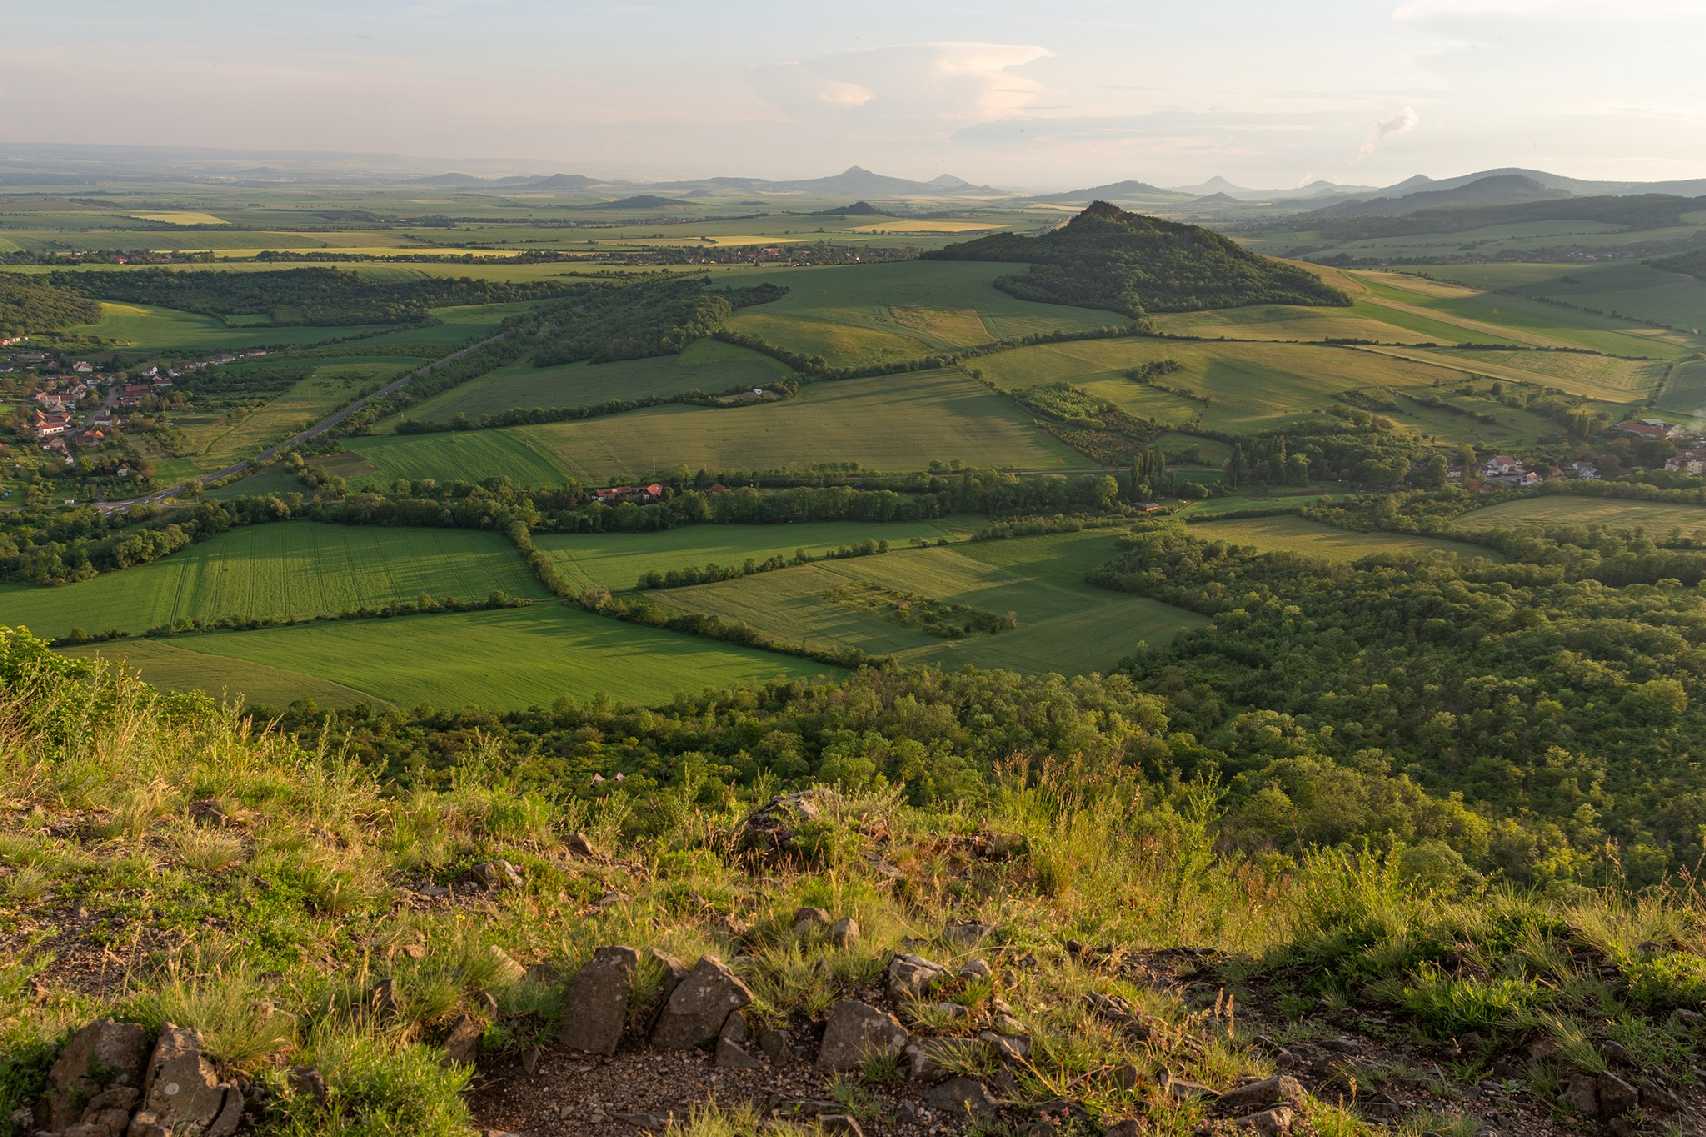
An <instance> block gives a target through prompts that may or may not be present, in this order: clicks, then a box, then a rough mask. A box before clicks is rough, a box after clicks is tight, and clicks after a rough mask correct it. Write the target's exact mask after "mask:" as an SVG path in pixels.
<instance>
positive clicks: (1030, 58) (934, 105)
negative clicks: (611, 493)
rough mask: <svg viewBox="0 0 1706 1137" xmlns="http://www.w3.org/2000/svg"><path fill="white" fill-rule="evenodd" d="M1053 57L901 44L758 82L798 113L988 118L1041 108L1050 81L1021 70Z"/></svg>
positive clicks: (759, 73)
mask: <svg viewBox="0 0 1706 1137" xmlns="http://www.w3.org/2000/svg"><path fill="white" fill-rule="evenodd" d="M1049 55H1050V52H1049V51H1048V49H1047V48H1044V47H1039V46H1036V45H1034V44H1009V43H970V42H957V41H945V42H936V43H916V44H896V45H893V46H890V47H881V48H872V49H869V50H865V51H848V52H838V53H836V54H833V55H823V56H816V57H813V58H810V59H802V60H797V61H794V62H791V63H784V64H780V65H777V66H770V67H761V68H757V69H755V70H754V71H753V72H752V81H753V85H754V87H755V88H756V89H757V91H758V93H759V94H760V95H761V96H763V97H764V98H765V99H767V100H768V101H770V102H771V103H773V104H775V105H776V106H777V107H779V108H781V109H782V110H783V111H785V112H787V113H788V114H790V115H792V116H794V117H804V116H807V115H810V114H811V113H813V112H814V110H815V111H816V112H818V113H824V112H825V110H826V109H827V110H828V111H829V113H833V112H835V111H843V112H845V111H858V112H859V113H861V114H862V115H865V116H867V117H871V116H876V117H882V118H894V119H902V118H904V119H909V120H917V119H927V120H928V119H933V120H937V121H940V122H943V123H964V122H982V121H988V120H991V119H1001V118H1008V117H1011V116H1014V115H1019V114H1023V113H1024V112H1025V111H1026V110H1027V109H1029V108H1031V107H1032V106H1034V105H1035V104H1036V103H1037V101H1038V99H1039V98H1040V97H1041V95H1042V94H1043V86H1042V84H1041V83H1039V82H1037V81H1036V80H1035V79H1031V78H1029V77H1027V76H1024V75H1021V74H1019V73H1018V69H1019V68H1022V67H1024V66H1025V65H1026V64H1029V63H1035V62H1036V61H1037V60H1039V59H1046V58H1048V57H1049Z"/></svg>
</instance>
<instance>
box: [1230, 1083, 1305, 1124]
mask: <svg viewBox="0 0 1706 1137" xmlns="http://www.w3.org/2000/svg"><path fill="white" fill-rule="evenodd" d="M1302 1104H1303V1083H1301V1082H1299V1081H1298V1080H1297V1079H1296V1078H1293V1077H1291V1076H1290V1075H1289V1074H1280V1075H1278V1076H1277V1077H1273V1078H1263V1079H1261V1080H1260V1081H1255V1082H1247V1083H1245V1084H1244V1085H1242V1086H1239V1087H1238V1088H1237V1089H1235V1090H1228V1091H1227V1092H1226V1093H1224V1094H1222V1095H1221V1096H1220V1100H1219V1101H1218V1102H1217V1103H1216V1108H1217V1109H1218V1110H1219V1111H1220V1113H1221V1114H1223V1115H1224V1116H1227V1117H1237V1118H1244V1117H1247V1116H1249V1115H1251V1114H1255V1113H1259V1112H1261V1111H1262V1110H1265V1109H1268V1108H1270V1107H1272V1106H1280V1105H1286V1106H1298V1105H1302Z"/></svg>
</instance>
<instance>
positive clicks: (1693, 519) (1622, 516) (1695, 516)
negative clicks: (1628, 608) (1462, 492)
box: [1457, 494, 1706, 540]
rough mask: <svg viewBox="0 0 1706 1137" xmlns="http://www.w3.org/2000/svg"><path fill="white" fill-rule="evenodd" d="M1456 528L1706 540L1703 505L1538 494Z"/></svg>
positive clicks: (1470, 516)
mask: <svg viewBox="0 0 1706 1137" xmlns="http://www.w3.org/2000/svg"><path fill="white" fill-rule="evenodd" d="M1457 524H1459V525H1461V526H1462V527H1464V528H1465V529H1508V528H1513V527H1521V526H1533V527H1547V526H1575V525H1604V526H1607V527H1609V528H1613V529H1641V530H1644V531H1645V532H1646V533H1647V535H1648V536H1650V537H1653V538H1656V539H1661V540H1662V539H1663V538H1665V537H1668V536H1669V535H1670V534H1671V533H1672V532H1673V531H1680V532H1681V534H1682V535H1683V536H1684V537H1690V538H1694V539H1696V540H1698V539H1699V538H1701V537H1706V505H1682V504H1674V503H1671V502H1661V501H1626V500H1620V499H1617V498H1605V497H1572V496H1570V495H1568V494H1543V495H1541V496H1539V497H1526V498H1520V499H1518V500H1516V501H1503V502H1500V503H1499V504H1497V505H1489V506H1486V507H1484V508H1482V509H1477V510H1473V511H1471V512H1469V513H1466V514H1464V515H1463V516H1461V517H1459V518H1458V519H1457Z"/></svg>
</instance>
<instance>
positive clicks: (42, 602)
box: [0, 521, 546, 637]
mask: <svg viewBox="0 0 1706 1137" xmlns="http://www.w3.org/2000/svg"><path fill="white" fill-rule="evenodd" d="M499 590H503V591H506V592H509V593H511V594H513V595H516V596H534V597H538V596H544V595H546V594H545V592H544V589H543V586H542V585H540V584H539V583H538V581H537V580H535V579H534V577H533V575H532V573H530V572H529V571H528V569H527V566H526V565H525V564H524V563H523V562H522V559H521V556H520V554H518V553H517V552H516V551H515V548H514V547H513V546H512V545H511V544H510V543H509V542H508V541H507V540H506V539H505V538H503V537H502V536H500V535H498V534H496V533H484V532H479V531H476V530H468V529H393V528H384V527H379V526H352V525H322V524H320V523H318V522H312V521H289V522H280V523H277V524H272V525H250V526H245V527H243V528H240V529H233V530H231V531H230V532H228V533H222V534H220V535H219V536H217V537H214V538H212V539H211V540H208V541H204V542H201V543H200V544H196V545H191V546H190V547H189V548H187V549H183V550H180V551H179V552H176V553H173V554H172V555H171V556H169V557H163V558H161V559H160V560H158V561H154V562H152V563H150V564H146V565H140V566H138V567H136V568H131V569H124V570H121V571H119V572H112V573H105V574H103V575H101V576H97V577H95V578H93V579H91V580H85V581H80V582H78V583H76V584H67V585H61V586H60V587H57V588H43V587H39V586H36V585H27V584H0V611H4V612H5V622H6V623H8V624H24V625H27V626H28V627H29V628H30V630H31V631H33V632H35V633H37V634H38V635H43V636H50V637H57V636H64V635H66V634H68V633H69V632H70V631H71V630H72V629H73V628H82V629H83V630H85V631H88V632H92V633H99V632H106V631H112V630H118V631H124V632H132V633H135V632H144V631H147V630H148V629H149V628H155V627H160V626H162V625H168V624H173V623H175V622H177V621H180V620H189V619H195V618H199V619H202V620H217V619H221V618H224V617H234V618H237V619H258V618H262V617H268V616H296V617H301V616H317V615H324V614H335V613H339V612H347V611H350V610H352V609H356V608H361V607H372V606H378V605H385V604H395V603H400V602H403V601H409V600H414V599H416V598H418V597H420V596H421V595H423V594H426V595H432V596H453V597H456V598H458V599H466V600H483V599H485V598H486V597H487V596H489V595H491V594H492V593H493V592H496V591H499Z"/></svg>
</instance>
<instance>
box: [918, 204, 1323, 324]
mask: <svg viewBox="0 0 1706 1137" xmlns="http://www.w3.org/2000/svg"><path fill="white" fill-rule="evenodd" d="M924 255H925V257H927V258H931V259H936V260H958V261H1014V262H1018V263H1022V264H1029V265H1030V266H1031V268H1030V269H1029V270H1028V271H1026V272H1025V273H1024V274H1022V275H1018V276H1007V277H1002V278H1000V279H999V280H997V281H996V284H997V286H998V287H1000V288H1002V289H1003V290H1004V291H1006V292H1009V293H1011V294H1012V295H1014V296H1018V297H1020V298H1021V299H1025V300H1040V301H1043V302H1045V303H1049V304H1076V305H1079V306H1081V307H1086V308H1108V309H1112V310H1113V311H1116V312H1124V313H1125V314H1127V315H1130V316H1141V315H1143V314H1144V313H1145V312H1185V311H1191V310H1194V309H1199V308H1232V307H1237V306H1239V305H1242V304H1339V305H1343V304H1349V303H1350V300H1349V299H1348V298H1347V297H1346V296H1345V295H1344V293H1342V292H1340V291H1339V290H1338V289H1336V288H1333V287H1331V286H1329V285H1327V284H1324V283H1322V281H1321V280H1320V279H1318V278H1317V277H1315V276H1314V275H1313V274H1311V273H1309V272H1308V271H1306V270H1304V269H1301V268H1297V267H1295V266H1292V265H1288V264H1282V263H1281V262H1279V261H1275V260H1270V259H1269V258H1267V257H1263V256H1258V255H1257V254H1255V253H1252V252H1250V251H1248V250H1247V249H1244V248H1241V247H1240V246H1239V245H1238V244H1237V243H1235V242H1233V241H1231V240H1229V239H1227V238H1225V237H1222V236H1221V235H1220V234H1218V233H1214V232H1211V231H1210V230H1207V229H1203V228H1201V227H1199V226H1196V225H1183V224H1180V223H1178V222H1173V221H1162V220H1161V219H1159V218H1156V217H1147V216H1144V215H1142V214H1137V213H1127V212H1126V211H1125V210H1123V209H1120V208H1119V207H1118V206H1114V205H1109V204H1108V203H1107V202H1105V201H1098V202H1094V203H1093V204H1091V206H1090V207H1089V208H1088V209H1086V210H1085V211H1084V212H1083V213H1080V214H1079V215H1078V216H1077V217H1074V218H1073V219H1072V220H1071V221H1070V222H1068V223H1067V224H1066V225H1065V226H1063V227H1061V228H1060V229H1057V230H1055V231H1054V232H1052V233H1046V234H1044V235H1043V236H1041V237H1025V236H1020V235H1018V234H1015V233H997V234H994V235H992V236H988V237H980V238H979V239H977V240H975V241H967V242H964V243H963V244H958V245H949V246H948V247H947V248H945V249H941V250H938V251H936V252H930V253H926V254H924Z"/></svg>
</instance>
